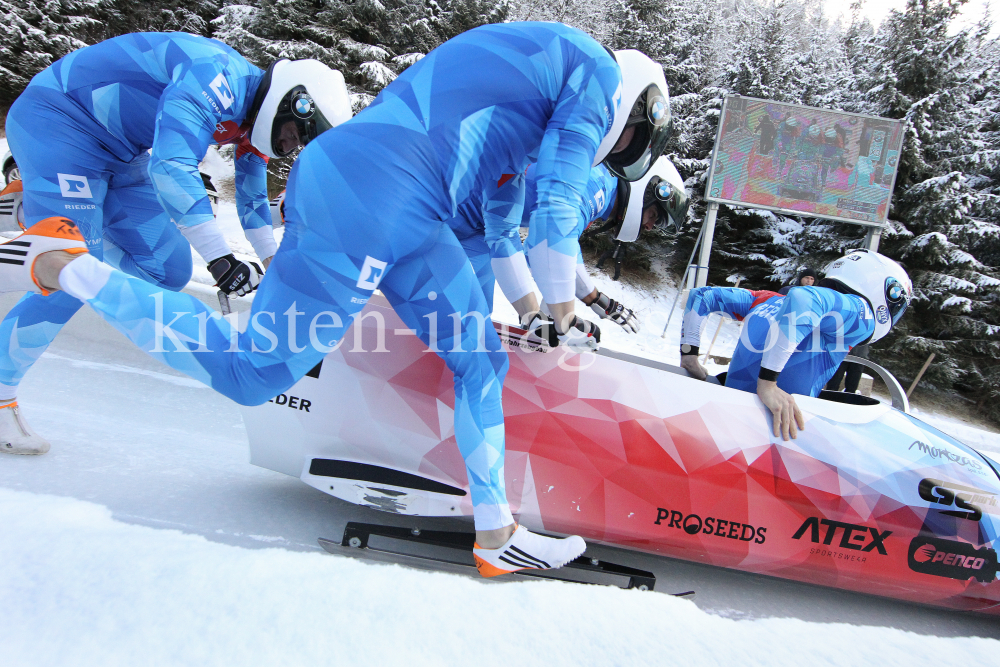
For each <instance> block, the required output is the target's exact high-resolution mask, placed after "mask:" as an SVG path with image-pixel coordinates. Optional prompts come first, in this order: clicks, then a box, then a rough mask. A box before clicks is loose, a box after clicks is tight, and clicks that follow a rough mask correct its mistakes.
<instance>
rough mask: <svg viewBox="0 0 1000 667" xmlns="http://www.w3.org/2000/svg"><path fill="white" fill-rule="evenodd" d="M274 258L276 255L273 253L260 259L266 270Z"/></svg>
mask: <svg viewBox="0 0 1000 667" xmlns="http://www.w3.org/2000/svg"><path fill="white" fill-rule="evenodd" d="M272 259H274V255H271V256H270V257H265V258H264V259H262V260H260V263H261V264H263V265H264V270H265V271H267V269H268V267H269V266H271V260H272Z"/></svg>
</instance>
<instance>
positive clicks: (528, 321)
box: [521, 311, 601, 352]
mask: <svg viewBox="0 0 1000 667" xmlns="http://www.w3.org/2000/svg"><path fill="white" fill-rule="evenodd" d="M572 318H573V320H572V323H571V324H570V326H569V328H568V329H567V331H566V333H559V332H558V331H557V330H556V323H555V322H554V321H553V320H552V318H550V317H549V316H548V315H546V314H544V313H542V312H540V311H534V312H531V313H527V314H525V316H524V317H523V318H522V319H521V326H523V327H524V328H525V329H526V330H527V331H528V333H529V334H532V335H534V336H537V337H538V338H541V339H542V340H544V341H545V342H546V343H548V344H549V347H558V346H560V345H565V346H566V347H568V348H570V349H571V350H575V351H577V352H587V351H592V350H596V349H597V347H598V345H599V344H600V342H601V330H600V329H599V328H598V327H597V325H596V324H594V323H593V322H588V321H587V320H583V319H580V318H579V317H577V316H576V315H573V316H572Z"/></svg>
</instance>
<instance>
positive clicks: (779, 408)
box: [757, 379, 806, 440]
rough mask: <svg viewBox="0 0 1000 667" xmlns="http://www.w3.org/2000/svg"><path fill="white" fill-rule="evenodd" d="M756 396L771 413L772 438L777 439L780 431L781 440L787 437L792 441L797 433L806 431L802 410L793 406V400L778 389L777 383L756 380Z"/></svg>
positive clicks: (789, 395)
mask: <svg viewBox="0 0 1000 667" xmlns="http://www.w3.org/2000/svg"><path fill="white" fill-rule="evenodd" d="M757 396H758V398H760V401H761V403H763V404H764V405H766V406H767V409H768V410H770V411H771V415H772V416H773V419H772V423H773V425H774V437H776V438H777V437H778V435H779V431H780V435H781V437H782V439H783V440H788V438H789V436H791V438H792V440H794V439H795V437H796V436H797V435H798V434H799V431H804V430H805V429H806V421H805V418H804V417H803V416H802V410H800V409H799V406H798V405H796V404H795V398H794V397H793V396H792V395H791V394H787V393H785V392H784V391H782V390H781V389H779V388H778V383H777V382H768V381H767V380H760V379H758V380H757ZM796 427H797V428H796Z"/></svg>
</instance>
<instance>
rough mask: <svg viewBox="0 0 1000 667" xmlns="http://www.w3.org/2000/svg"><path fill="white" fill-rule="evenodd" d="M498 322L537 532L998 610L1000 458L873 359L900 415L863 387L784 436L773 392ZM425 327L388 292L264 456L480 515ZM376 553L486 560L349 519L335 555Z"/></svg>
mask: <svg viewBox="0 0 1000 667" xmlns="http://www.w3.org/2000/svg"><path fill="white" fill-rule="evenodd" d="M379 317H381V318H382V319H383V321H384V323H385V324H384V327H379V325H378V322H377V319H378V318H379ZM380 328H381V329H382V331H383V332H384V333H383V341H382V342H379V341H377V340H376V338H377V336H378V329H380ZM498 329H499V330H500V332H501V337H502V338H503V339H504V341H505V344H506V346H507V348H508V351H509V353H510V355H509V356H510V371H509V373H508V375H507V380H506V383H505V389H504V396H503V402H504V414H505V420H506V432H507V457H506V482H507V495H508V499H509V501H510V503H511V509H512V511H514V513H515V514H516V515H518V518H519V521H520V522H522V523H523V524H524V525H526V526H527V527H528V528H530V529H532V530H537V531H541V532H546V533H550V534H571V533H572V534H577V535H580V536H582V537H583V538H584V539H585V540H587V541H588V542H589V543H595V544H603V545H609V546H613V547H618V548H623V549H629V550H636V551H640V552H644V553H648V554H656V555H661V556H668V557H671V558H679V559H684V560H689V561H694V562H698V563H706V564H710V565H718V566H722V567H728V568H732V569H736V570H742V571H746V572H753V573H757V574H766V575H771V576H775V577H782V578H785V579H793V580H796V581H802V582H808V583H813V584H821V585H824V586H832V587H835V588H841V589H846V590H852V591H861V592H865V593H873V594H877V595H882V596H886V597H892V598H898V599H901V600H909V601H914V602H921V603H928V604H934V605H939V606H942V607H949V608H953V609H962V610H977V611H983V612H987V613H994V614H995V613H1000V581H998V580H997V571H998V564H997V551H996V550H997V548H998V547H1000V540H998V529H1000V502H998V499H1000V464H998V463H997V462H996V461H990V460H989V459H987V458H986V457H984V456H982V455H981V454H979V453H978V452H976V451H975V450H973V449H971V448H970V447H968V446H966V445H964V444H962V443H960V442H958V441H957V440H955V439H953V438H951V437H949V436H947V435H945V434H944V433H942V432H940V431H938V430H937V429H935V428H933V427H931V426H928V425H927V424H924V423H922V422H921V421H919V420H917V419H915V418H913V417H911V416H910V415H909V414H907V412H908V405H907V403H906V398H905V395H904V394H903V393H902V391H901V390H900V388H899V385H898V383H897V382H896V381H895V379H893V378H892V376H891V375H889V374H888V373H887V372H885V371H884V370H883V369H881V368H879V367H877V366H876V365H875V364H872V363H871V362H867V361H862V362H861V363H865V364H866V365H868V366H869V367H871V368H873V369H874V370H875V371H876V372H879V374H880V375H881V376H882V377H883V379H884V380H886V383H887V384H888V385H889V388H890V391H891V393H892V394H893V407H890V406H888V405H885V404H883V403H879V402H877V401H874V400H873V399H865V398H863V397H860V396H856V395H850V394H843V393H836V394H831V393H828V392H824V395H823V396H822V397H820V398H811V397H802V396H798V397H796V401H797V402H798V404H799V406H800V407H801V408H802V410H803V412H804V413H805V416H806V422H807V423H806V430H805V431H804V432H802V433H800V434H799V437H798V439H796V440H792V441H789V442H783V441H782V440H781V439H780V438H775V437H774V436H773V435H772V433H771V419H770V414H769V413H768V411H767V409H766V408H765V407H764V406H763V405H762V404H761V403H760V402H759V401H758V400H757V397H756V396H755V395H754V394H750V393H746V392H742V391H738V390H735V389H731V388H726V387H724V386H720V385H715V384H710V383H708V382H700V381H697V380H694V379H692V378H690V377H688V376H687V374H686V373H685V372H684V371H682V370H681V369H680V368H677V367H673V366H669V365H667V364H663V363H659V362H654V361H650V360H646V359H640V358H637V357H632V356H629V355H625V354H621V353H617V352H614V351H610V350H601V351H599V352H598V353H596V354H583V355H580V354H571V353H567V352H565V351H563V350H561V349H553V350H546V349H540V348H538V347H537V346H535V345H532V344H531V343H530V342H529V341H527V340H526V339H525V338H524V337H523V336H522V334H523V332H522V331H520V330H519V329H515V328H508V327H498ZM407 331H408V330H407V329H406V327H405V326H404V325H403V323H402V321H401V320H399V319H398V318H397V317H396V315H395V313H394V312H393V310H392V308H391V307H390V306H389V305H388V302H387V301H386V300H385V299H384V298H383V297H381V296H380V295H379V294H377V293H376V295H375V296H373V298H372V299H371V301H370V302H369V305H368V306H367V307H366V309H365V311H364V313H363V317H361V318H360V319H358V320H356V321H355V324H354V328H353V330H352V331H349V332H348V333H347V335H346V336H345V337H344V342H343V344H342V346H341V348H340V349H338V350H335V351H333V352H331V353H330V354H329V355H328V356H327V357H326V358H325V360H324V361H323V363H322V364H321V365H320V366H318V367H317V368H315V369H313V371H312V372H311V373H310V374H309V375H308V376H306V377H304V378H303V379H302V380H301V381H300V382H299V383H298V384H296V385H295V386H294V387H292V388H291V389H290V390H289V391H288V392H287V393H286V394H282V395H280V396H278V397H276V398H275V399H273V400H272V401H271V402H269V403H265V404H264V405H262V406H258V407H253V408H244V410H243V416H244V420H245V422H246V426H247V432H248V433H249V435H250V450H251V462H252V463H254V464H256V465H259V466H262V467H265V468H270V469H272V470H276V471H279V472H283V473H287V474H289V475H293V476H296V477H300V478H301V479H302V480H303V481H304V482H306V483H307V484H309V485H311V486H313V487H315V488H317V489H319V490H320V491H323V492H324V493H328V494H330V495H332V496H336V497H337V498H341V499H343V500H346V501H348V502H350V503H355V504H357V505H363V506H367V507H373V508H376V509H379V510H384V511H387V512H394V513H398V514H404V515H412V516H423V517H430V516H434V517H449V516H463V515H471V514H472V505H471V501H470V497H469V495H468V486H467V483H466V472H465V465H464V462H463V460H462V457H461V455H460V454H459V451H458V447H457V446H456V445H455V441H454V434H453V431H452V407H453V405H454V389H453V385H452V377H451V373H450V371H448V369H447V368H446V367H445V365H444V362H443V361H442V360H441V359H440V358H439V357H438V356H437V355H436V354H434V353H432V352H431V351H430V350H428V349H427V348H426V347H425V346H424V345H423V343H421V341H420V340H419V339H418V338H417V337H416V336H413V335H405V334H406V332H407ZM361 348H363V349H365V350H368V351H367V352H365V351H360V350H361ZM386 350H387V351H386ZM832 399H840V400H841V401H853V403H844V402H838V401H835V400H832ZM378 540H382V541H383V542H385V543H389V542H392V543H393V544H397V543H398V544H402V545H404V546H406V547H407V550H409V549H410V547H412V548H413V550H420V549H423V550H424V551H427V549H429V548H433V549H436V550H437V551H439V552H446V553H449V554H452V556H451V557H440V556H438V557H435V559H436V560H440V561H443V562H451V563H462V564H468V565H469V566H470V567H471V564H472V555H471V547H472V541H473V535H472V532H471V526H469V528H468V531H467V532H455V533H451V532H443V531H421V530H419V529H416V528H414V529H413V530H410V529H407V528H398V527H389V526H378V525H370V524H357V523H349V524H348V525H347V528H346V531H345V533H344V535H343V537H342V539H340V540H337V541H327V540H321V544H322V545H323V546H324V548H326V549H327V550H328V551H332V552H351V551H352V549H351V547H361V548H362V549H361V551H364V550H365V549H364V548H365V547H367V548H369V549H370V548H375V546H374V545H375V543H376V542H377V541H378ZM415 543H416V544H415ZM388 550H389V551H393V550H392V549H388ZM407 550H403V551H400V550H398V549H396V550H395V551H394V552H395V553H406V551H407ZM353 551H354V552H359V550H358V549H353ZM568 567H569V569H568V570H567V568H563V570H557V571H555V572H550V573H547V574H549V576H557V575H560V576H562V577H563V578H566V577H568V578H571V579H575V580H580V581H588V578H587V577H588V576H591V577H592V579H589V580H591V581H594V580H595V579H593V577H596V580H600V578H601V577H602V576H611V577H616V576H617V577H621V578H624V579H623V580H624V581H626V582H627V584H626V585H628V586H632V587H639V588H642V587H646V588H651V587H652V585H653V582H654V577H653V575H652V574H650V573H648V572H642V571H639V570H632V569H630V568H626V567H620V566H616V565H613V564H611V563H606V562H604V561H599V560H597V559H590V558H586V557H581V558H580V559H578V560H577V561H574V563H572V564H571V565H570V566H568ZM602 583H607V582H602Z"/></svg>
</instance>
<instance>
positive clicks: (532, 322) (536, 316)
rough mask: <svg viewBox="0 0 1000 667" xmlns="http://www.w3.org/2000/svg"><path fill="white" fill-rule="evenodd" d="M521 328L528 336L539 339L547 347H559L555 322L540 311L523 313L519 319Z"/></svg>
mask: <svg viewBox="0 0 1000 667" xmlns="http://www.w3.org/2000/svg"><path fill="white" fill-rule="evenodd" d="M521 327H522V328H523V329H524V330H525V331H527V332H528V333H529V334H530V335H532V336H535V337H536V338H541V339H542V340H544V341H545V342H546V343H548V345H549V347H556V346H557V345H559V337H558V335H557V334H556V326H555V322H553V321H552V318H551V317H549V316H548V315H546V314H545V313H543V312H542V311H540V310H533V311H531V312H530V313H525V314H524V317H522V318H521Z"/></svg>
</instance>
